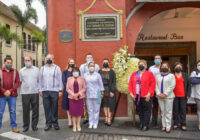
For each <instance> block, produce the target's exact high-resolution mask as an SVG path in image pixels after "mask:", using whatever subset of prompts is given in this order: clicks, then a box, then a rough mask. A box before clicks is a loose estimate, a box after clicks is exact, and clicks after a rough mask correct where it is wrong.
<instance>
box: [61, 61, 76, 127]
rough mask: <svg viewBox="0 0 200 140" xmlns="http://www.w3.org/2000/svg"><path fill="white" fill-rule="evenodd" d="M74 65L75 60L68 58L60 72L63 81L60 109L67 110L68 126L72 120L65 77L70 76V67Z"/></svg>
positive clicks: (70, 125)
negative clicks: (63, 69)
mask: <svg viewBox="0 0 200 140" xmlns="http://www.w3.org/2000/svg"><path fill="white" fill-rule="evenodd" d="M74 67H75V61H74V59H72V58H69V59H68V63H67V67H66V70H65V71H63V74H62V82H63V87H64V89H63V98H62V109H64V110H66V112H67V118H68V127H69V128H72V120H71V116H70V114H69V99H68V93H67V91H66V84H67V79H68V78H69V77H71V76H72V69H73V68H74Z"/></svg>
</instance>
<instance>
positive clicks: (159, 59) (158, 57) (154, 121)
mask: <svg viewBox="0 0 200 140" xmlns="http://www.w3.org/2000/svg"><path fill="white" fill-rule="evenodd" d="M154 63H155V65H153V66H151V67H150V68H149V71H151V72H152V73H153V75H154V77H155V78H156V76H157V75H159V74H160V65H161V63H162V56H161V55H160V54H156V55H155V56H154ZM157 121H158V99H157V98H156V94H155V93H154V97H153V111H152V124H153V126H157Z"/></svg>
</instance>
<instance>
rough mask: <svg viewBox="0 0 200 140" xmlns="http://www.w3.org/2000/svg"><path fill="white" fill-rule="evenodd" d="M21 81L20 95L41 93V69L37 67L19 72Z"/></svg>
mask: <svg viewBox="0 0 200 140" xmlns="http://www.w3.org/2000/svg"><path fill="white" fill-rule="evenodd" d="M19 77H20V81H21V87H20V94H37V93H39V69H38V68H37V67H35V66H32V67H31V68H26V67H24V68H22V69H21V70H20V71H19Z"/></svg>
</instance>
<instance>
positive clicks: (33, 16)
mask: <svg viewBox="0 0 200 140" xmlns="http://www.w3.org/2000/svg"><path fill="white" fill-rule="evenodd" d="M10 8H11V9H12V11H13V13H14V15H15V17H16V19H17V21H18V23H19V24H20V25H21V27H22V36H23V32H24V27H25V26H26V25H27V24H28V23H29V22H30V20H34V21H35V23H37V21H38V17H37V13H36V10H35V9H33V8H28V9H27V10H25V11H24V13H22V11H21V10H20V9H19V7H18V6H17V5H11V6H10ZM24 43H26V42H24ZM23 59H24V48H23V47H21V64H22V67H23V63H24V60H23Z"/></svg>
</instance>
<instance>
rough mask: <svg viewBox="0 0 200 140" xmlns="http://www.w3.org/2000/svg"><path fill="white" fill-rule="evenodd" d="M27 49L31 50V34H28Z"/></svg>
mask: <svg viewBox="0 0 200 140" xmlns="http://www.w3.org/2000/svg"><path fill="white" fill-rule="evenodd" d="M28 50H31V35H28Z"/></svg>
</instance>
